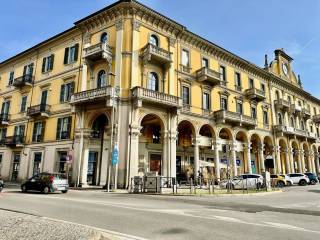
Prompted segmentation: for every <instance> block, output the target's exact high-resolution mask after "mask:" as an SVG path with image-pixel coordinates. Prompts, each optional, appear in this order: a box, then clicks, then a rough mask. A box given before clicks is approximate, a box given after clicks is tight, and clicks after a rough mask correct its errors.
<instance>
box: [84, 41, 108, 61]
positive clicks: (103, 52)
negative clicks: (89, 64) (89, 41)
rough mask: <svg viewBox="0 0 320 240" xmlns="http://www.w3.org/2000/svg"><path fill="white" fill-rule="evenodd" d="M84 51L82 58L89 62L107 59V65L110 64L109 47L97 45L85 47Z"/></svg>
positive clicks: (102, 44) (101, 44)
mask: <svg viewBox="0 0 320 240" xmlns="http://www.w3.org/2000/svg"><path fill="white" fill-rule="evenodd" d="M83 50H84V54H83V56H84V58H86V59H87V60H89V61H97V60H100V59H107V61H108V62H109V63H111V62H112V49H111V47H110V46H109V45H107V44H105V43H98V44H95V45H92V46H89V47H86V48H84V49H83Z"/></svg>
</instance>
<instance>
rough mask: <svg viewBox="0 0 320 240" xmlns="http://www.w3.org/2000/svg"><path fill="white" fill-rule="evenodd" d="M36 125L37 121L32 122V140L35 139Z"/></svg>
mask: <svg viewBox="0 0 320 240" xmlns="http://www.w3.org/2000/svg"><path fill="white" fill-rule="evenodd" d="M37 125H38V123H37V122H35V123H34V124H33V131H32V142H35V141H36V134H37Z"/></svg>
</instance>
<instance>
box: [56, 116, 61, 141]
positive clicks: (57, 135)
mask: <svg viewBox="0 0 320 240" xmlns="http://www.w3.org/2000/svg"><path fill="white" fill-rule="evenodd" d="M61 122H62V118H58V124H57V134H56V138H57V139H60V138H61V134H60V133H61V131H60V130H61Z"/></svg>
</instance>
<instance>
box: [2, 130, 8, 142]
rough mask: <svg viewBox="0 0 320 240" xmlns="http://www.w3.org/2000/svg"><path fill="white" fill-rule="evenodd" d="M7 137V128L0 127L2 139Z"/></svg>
mask: <svg viewBox="0 0 320 240" xmlns="http://www.w3.org/2000/svg"><path fill="white" fill-rule="evenodd" d="M6 137H7V129H6V128H3V129H2V139H3V140H4V139H5V138H6Z"/></svg>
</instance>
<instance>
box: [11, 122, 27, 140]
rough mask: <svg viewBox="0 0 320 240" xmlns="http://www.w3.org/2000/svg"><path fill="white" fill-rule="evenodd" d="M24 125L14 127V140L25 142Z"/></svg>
mask: <svg viewBox="0 0 320 240" xmlns="http://www.w3.org/2000/svg"><path fill="white" fill-rule="evenodd" d="M24 129H25V126H24V125H18V126H15V127H14V134H13V137H14V141H15V143H23V138H24Z"/></svg>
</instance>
